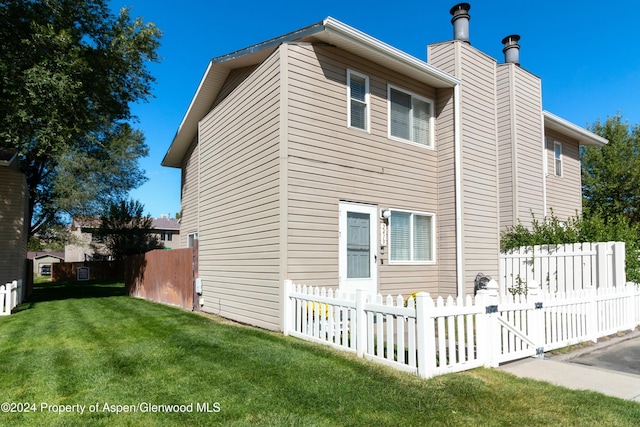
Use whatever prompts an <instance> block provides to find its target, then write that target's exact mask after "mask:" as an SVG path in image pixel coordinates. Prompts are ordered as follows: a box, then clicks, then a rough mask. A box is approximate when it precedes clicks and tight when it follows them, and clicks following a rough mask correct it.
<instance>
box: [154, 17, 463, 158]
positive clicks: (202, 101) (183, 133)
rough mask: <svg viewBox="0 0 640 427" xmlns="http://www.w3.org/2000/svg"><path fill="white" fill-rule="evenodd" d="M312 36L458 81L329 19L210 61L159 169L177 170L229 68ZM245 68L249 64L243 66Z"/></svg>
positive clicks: (438, 82)
mask: <svg viewBox="0 0 640 427" xmlns="http://www.w3.org/2000/svg"><path fill="white" fill-rule="evenodd" d="M311 36H315V37H317V38H318V39H320V40H322V41H326V42H327V43H330V44H339V45H342V47H343V48H345V47H347V46H350V47H354V48H355V47H357V50H358V52H359V53H361V54H363V55H365V56H366V57H369V58H370V59H372V60H373V59H376V58H377V59H379V60H381V59H384V62H387V64H386V65H389V66H391V67H395V68H398V69H401V70H403V71H405V72H407V73H409V74H411V75H413V76H414V77H415V76H419V77H420V78H421V79H422V80H423V81H425V82H427V83H429V84H430V85H432V86H434V87H437V88H448V87H454V86H455V85H457V84H458V83H459V80H458V79H457V78H456V77H454V76H451V75H450V74H447V73H445V72H444V71H441V70H439V69H437V68H435V67H433V66H432V65H429V64H427V63H426V62H424V61H421V60H419V59H417V58H415V57H413V56H411V55H409V54H407V53H405V52H402V51H401V50H399V49H396V48H394V47H392V46H390V45H388V44H386V43H383V42H381V41H380V40H377V39H375V38H373V37H371V36H369V35H367V34H365V33H363V32H361V31H359V30H356V29H355V28H352V27H350V26H348V25H346V24H343V23H342V22H340V21H338V20H336V19H333V18H331V17H328V18H326V19H325V20H323V21H322V22H319V23H316V24H313V25H310V26H308V27H305V28H302V29H300V30H297V31H294V32H291V33H288V34H285V35H283V36H280V37H276V38H274V39H271V40H267V41H265V42H262V43H258V44H256V45H253V46H250V47H248V48H245V49H241V50H238V51H235V52H232V53H229V54H226V55H222V56H219V57H216V58H213V59H212V60H211V61H210V62H209V65H208V67H207V70H206V71H205V73H204V76H203V77H202V79H201V81H200V84H199V85H198V89H197V90H196V92H195V95H194V96H193V98H192V100H191V103H190V104H189V108H188V109H187V112H186V113H185V116H184V118H183V119H182V122H181V123H180V126H179V128H178V131H177V132H176V135H175V136H174V138H173V141H172V142H171V145H170V147H169V149H168V150H167V153H166V154H165V156H164V158H163V160H162V166H167V167H175V168H180V167H181V166H182V160H183V157H184V154H185V153H186V151H187V150H188V148H189V145H190V144H191V142H192V141H193V138H195V136H196V134H197V128H198V123H199V121H200V120H201V119H202V118H203V117H204V116H205V115H206V114H207V113H208V112H209V109H210V108H211V105H212V103H213V102H214V100H215V97H216V96H217V92H218V91H219V89H220V87H221V85H222V83H223V82H224V79H225V78H226V76H227V75H228V73H229V71H230V70H231V69H232V67H234V68H235V67H237V66H242V64H239V63H241V62H245V61H246V62H251V60H252V59H253V60H254V61H255V60H256V58H257V59H260V58H263V57H264V56H266V55H268V54H270V53H271V52H273V50H275V49H276V48H277V47H278V46H280V45H281V44H282V43H286V42H292V41H296V40H301V39H304V38H307V37H311ZM245 65H249V64H245Z"/></svg>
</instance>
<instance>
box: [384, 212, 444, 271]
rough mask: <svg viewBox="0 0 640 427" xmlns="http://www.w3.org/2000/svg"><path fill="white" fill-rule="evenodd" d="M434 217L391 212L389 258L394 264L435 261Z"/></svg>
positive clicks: (425, 214)
mask: <svg viewBox="0 0 640 427" xmlns="http://www.w3.org/2000/svg"><path fill="white" fill-rule="evenodd" d="M434 223H435V221H434V215H433V214H428V213H423V212H409V211H397V210H392V211H391V217H390V218H389V251H390V252H389V256H390V260H391V262H392V263H419V264H425V263H433V261H435V256H434V252H435V250H434V248H435V238H434V237H435V233H434Z"/></svg>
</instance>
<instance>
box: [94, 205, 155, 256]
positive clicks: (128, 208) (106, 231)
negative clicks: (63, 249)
mask: <svg viewBox="0 0 640 427" xmlns="http://www.w3.org/2000/svg"><path fill="white" fill-rule="evenodd" d="M143 211H144V205H142V204H141V203H140V202H138V201H137V200H120V201H117V202H112V203H111V204H110V205H109V207H108V209H107V211H106V212H105V214H104V215H102V217H101V218H100V228H99V229H98V234H99V235H100V236H102V237H103V240H104V243H105V246H106V247H107V250H108V252H109V253H108V254H104V255H111V256H112V257H113V258H114V259H116V260H121V259H124V258H125V257H127V256H128V255H135V254H140V253H145V252H147V251H150V250H152V249H157V248H161V247H162V245H161V244H160V243H159V242H158V238H157V237H156V236H155V235H154V234H153V233H154V231H153V220H152V219H151V217H150V216H149V215H146V216H145V215H143Z"/></svg>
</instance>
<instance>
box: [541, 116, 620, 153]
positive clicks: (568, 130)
mask: <svg viewBox="0 0 640 427" xmlns="http://www.w3.org/2000/svg"><path fill="white" fill-rule="evenodd" d="M542 113H543V116H544V126H545V127H546V128H549V129H552V130H555V131H557V132H560V133H562V134H564V135H567V136H569V137H571V138H573V139H576V140H577V141H578V142H579V144H580V145H594V146H598V147H601V146H603V145H606V144H607V143H608V142H609V141H608V140H607V139H606V138H603V137H601V136H600V135H596V134H595V133H593V132H590V131H589V130H587V129H584V128H581V127H580V126H578V125H575V124H573V123H571V122H570V121H568V120H565V119H563V118H561V117H559V116H556V115H555V114H553V113H550V112H549V111H546V110H545V111H543V112H542Z"/></svg>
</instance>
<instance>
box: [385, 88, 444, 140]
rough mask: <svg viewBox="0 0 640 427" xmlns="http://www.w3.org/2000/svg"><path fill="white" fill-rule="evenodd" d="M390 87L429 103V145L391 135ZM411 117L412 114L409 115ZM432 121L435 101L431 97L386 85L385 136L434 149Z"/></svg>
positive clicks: (433, 119)
mask: <svg viewBox="0 0 640 427" xmlns="http://www.w3.org/2000/svg"><path fill="white" fill-rule="evenodd" d="M391 89H395V90H397V91H399V92H402V93H405V94H407V95H410V96H411V97H412V98H417V99H419V100H420V101H423V102H426V103H428V104H429V105H431V116H430V117H429V145H425V144H420V143H418V142H414V141H412V140H410V139H404V138H399V137H397V136H393V135H391ZM411 118H413V116H411ZM434 123H435V103H434V102H433V100H432V99H429V98H426V97H424V96H420V95H418V94H416V93H413V92H411V91H408V90H406V89H403V88H401V87H398V86H394V85H391V84H388V85H387V136H388V138H389V139H393V140H394V141H402V142H405V143H407V144H413V145H416V146H418V147H422V148H428V149H430V150H433V149H435V145H436V144H435V132H434Z"/></svg>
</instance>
